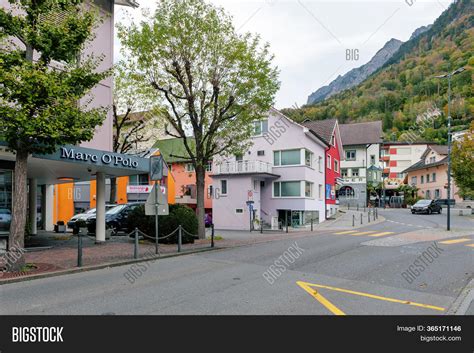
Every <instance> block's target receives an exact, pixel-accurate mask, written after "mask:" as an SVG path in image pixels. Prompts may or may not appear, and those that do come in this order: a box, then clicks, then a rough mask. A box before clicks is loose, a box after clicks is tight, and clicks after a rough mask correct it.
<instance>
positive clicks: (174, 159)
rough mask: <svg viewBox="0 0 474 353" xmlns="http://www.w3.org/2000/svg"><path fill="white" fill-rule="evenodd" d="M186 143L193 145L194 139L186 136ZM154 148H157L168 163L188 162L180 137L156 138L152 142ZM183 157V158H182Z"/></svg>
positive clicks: (189, 159) (188, 158)
mask: <svg viewBox="0 0 474 353" xmlns="http://www.w3.org/2000/svg"><path fill="white" fill-rule="evenodd" d="M188 143H190V144H191V145H192V146H194V139H193V138H188ZM153 147H155V148H159V150H160V152H161V154H162V156H163V158H164V159H165V161H166V162H168V163H178V162H189V161H191V158H190V157H189V154H188V152H187V151H186V148H185V147H184V142H183V139H182V138H171V139H163V140H158V141H156V143H155V144H154V146H153ZM183 157H185V158H183Z"/></svg>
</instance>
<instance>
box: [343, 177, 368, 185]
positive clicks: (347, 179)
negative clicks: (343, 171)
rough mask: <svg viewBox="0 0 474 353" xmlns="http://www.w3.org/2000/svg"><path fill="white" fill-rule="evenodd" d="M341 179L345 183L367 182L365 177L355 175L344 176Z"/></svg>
mask: <svg viewBox="0 0 474 353" xmlns="http://www.w3.org/2000/svg"><path fill="white" fill-rule="evenodd" d="M341 181H342V183H343V184H348V183H365V177H359V176H353V177H347V176H346V177H342V178H341Z"/></svg>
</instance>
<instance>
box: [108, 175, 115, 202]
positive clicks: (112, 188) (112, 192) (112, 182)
mask: <svg viewBox="0 0 474 353" xmlns="http://www.w3.org/2000/svg"><path fill="white" fill-rule="evenodd" d="M116 201H117V178H110V199H109V202H110V203H111V204H113V203H115V202H116Z"/></svg>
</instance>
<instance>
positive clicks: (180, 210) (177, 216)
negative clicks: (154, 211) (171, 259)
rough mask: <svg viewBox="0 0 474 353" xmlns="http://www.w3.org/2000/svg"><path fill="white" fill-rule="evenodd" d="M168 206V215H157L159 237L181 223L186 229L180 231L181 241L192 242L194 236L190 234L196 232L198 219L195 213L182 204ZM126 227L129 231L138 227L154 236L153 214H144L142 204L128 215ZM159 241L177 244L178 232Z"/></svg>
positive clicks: (184, 242)
mask: <svg viewBox="0 0 474 353" xmlns="http://www.w3.org/2000/svg"><path fill="white" fill-rule="evenodd" d="M169 208H170V213H169V215H168V216H159V217H158V227H159V229H158V231H159V237H163V236H166V235H168V234H170V233H171V232H173V231H174V230H176V229H177V228H178V226H179V225H180V224H181V226H182V227H183V229H184V230H186V232H184V231H183V233H182V235H183V236H182V243H183V244H187V243H194V237H193V236H191V235H190V234H192V235H196V234H197V229H198V220H197V216H196V213H195V212H194V211H193V210H192V209H191V208H189V207H187V206H184V205H170V206H169ZM128 228H129V229H128V231H129V232H132V231H133V230H134V229H135V228H138V229H140V230H141V231H142V232H143V233H145V234H147V235H149V236H154V234H155V216H146V215H145V206H144V205H142V206H140V207H137V208H135V209H134V210H133V211H132V212H131V213H130V215H129V216H128ZM187 232H188V233H187ZM149 240H150V239H149ZM159 242H160V243H164V244H177V243H178V232H176V233H175V234H173V235H172V236H171V237H168V238H166V239H160V240H159Z"/></svg>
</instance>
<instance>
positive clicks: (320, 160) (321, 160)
mask: <svg viewBox="0 0 474 353" xmlns="http://www.w3.org/2000/svg"><path fill="white" fill-rule="evenodd" d="M318 169H319V172H320V173H322V172H323V157H321V156H319V157H318Z"/></svg>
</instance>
